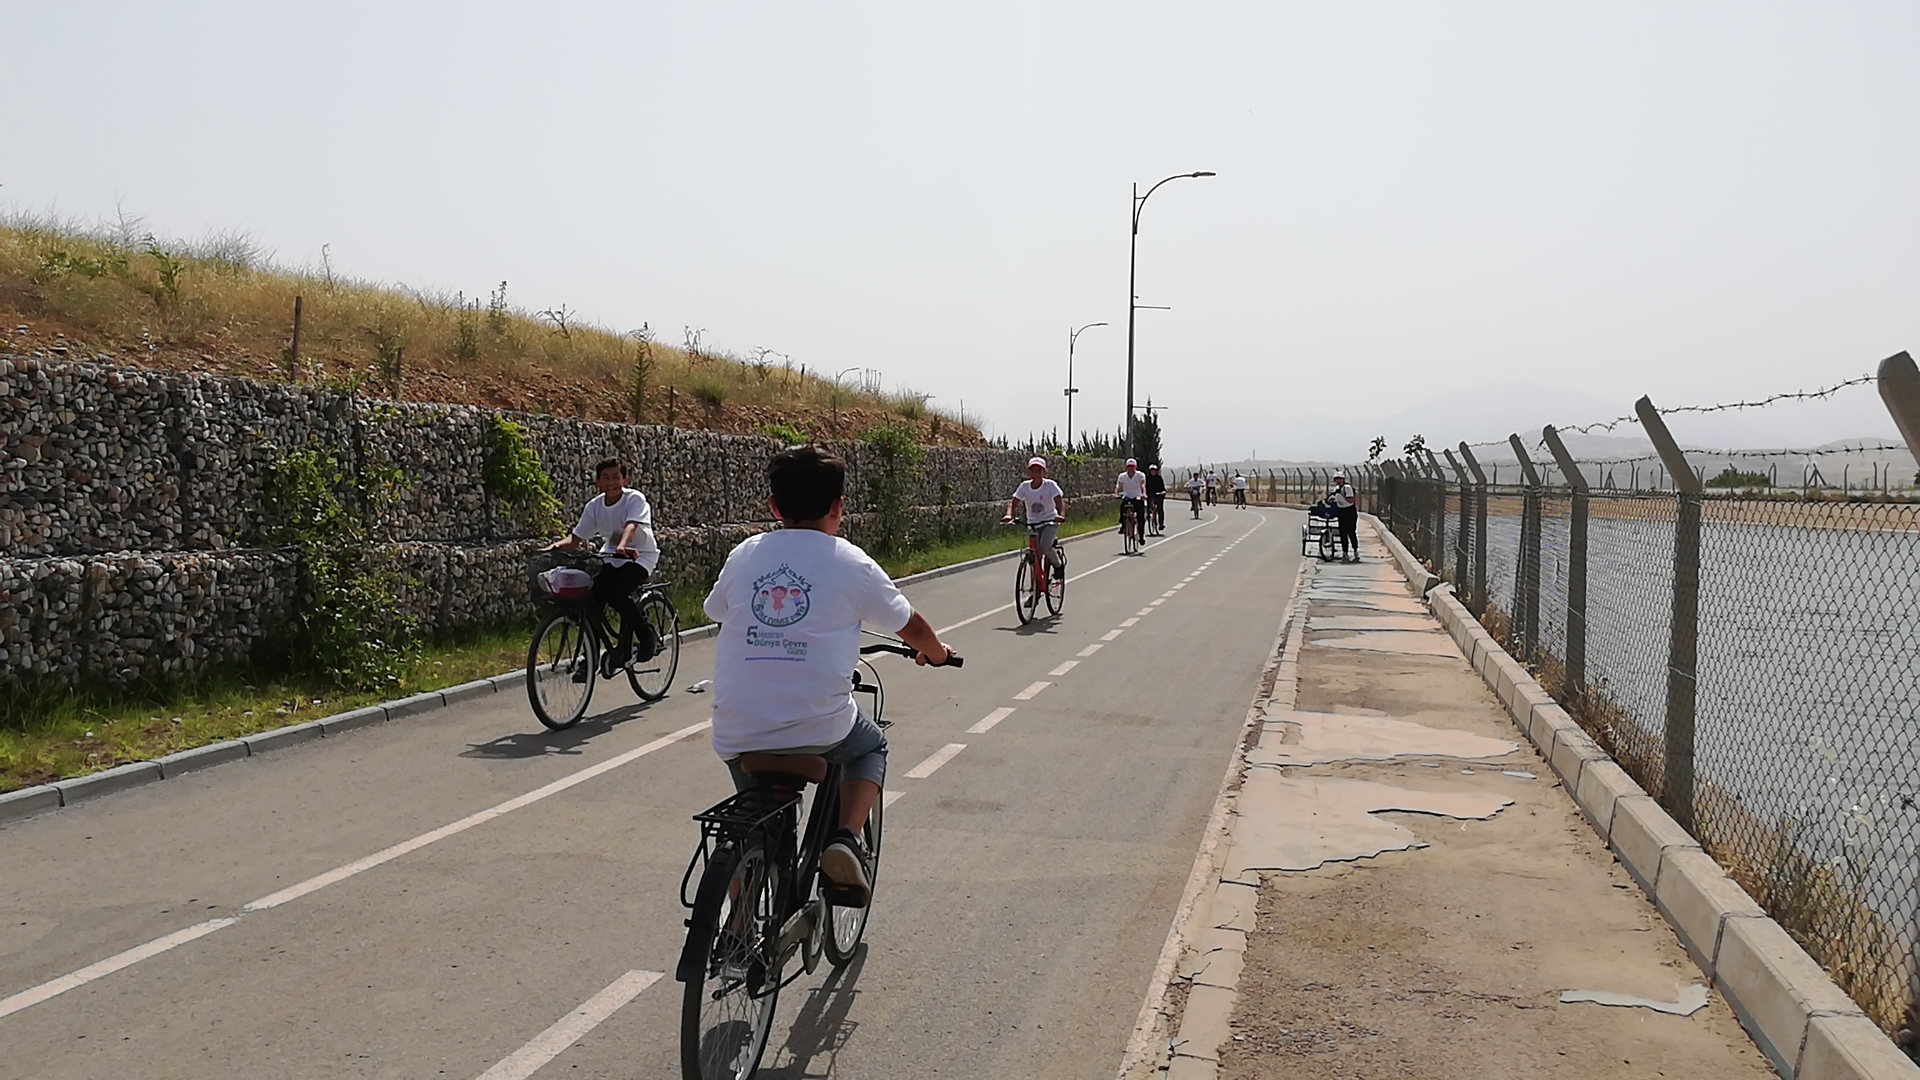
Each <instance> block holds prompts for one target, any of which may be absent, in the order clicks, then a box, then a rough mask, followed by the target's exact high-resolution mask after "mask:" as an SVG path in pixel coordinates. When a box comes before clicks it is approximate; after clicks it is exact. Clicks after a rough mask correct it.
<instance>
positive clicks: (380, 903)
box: [0, 507, 1298, 1080]
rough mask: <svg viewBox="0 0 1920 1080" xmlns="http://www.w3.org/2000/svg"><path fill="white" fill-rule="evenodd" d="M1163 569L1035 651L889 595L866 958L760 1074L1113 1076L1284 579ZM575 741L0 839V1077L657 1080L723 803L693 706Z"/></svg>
mask: <svg viewBox="0 0 1920 1080" xmlns="http://www.w3.org/2000/svg"><path fill="white" fill-rule="evenodd" d="M1173 534H1174V535H1172V536H1170V537H1169V538H1168V539H1166V540H1165V541H1162V542H1161V543H1159V544H1157V545H1155V546H1153V547H1151V548H1149V549H1148V550H1147V551H1146V552H1145V553H1143V554H1142V555H1140V556H1138V557H1133V558H1118V557H1116V556H1117V552H1115V550H1114V549H1115V545H1114V544H1113V543H1111V539H1112V538H1111V537H1110V536H1109V537H1104V538H1094V539H1091V540H1087V541H1084V542H1080V543H1076V544H1073V545H1071V546H1070V551H1071V552H1072V558H1073V565H1072V571H1073V573H1074V574H1075V575H1076V576H1077V577H1076V580H1074V581H1073V582H1072V583H1071V585H1070V588H1069V593H1068V608H1067V612H1066V615H1065V616H1064V617H1063V618H1062V619H1060V620H1058V621H1057V622H1042V623H1036V624H1034V625H1032V626H1030V627H1027V628H1024V629H1023V628H1021V627H1019V625H1018V623H1017V621H1016V620H1015V619H1014V617H1013V613H1012V612H1011V611H1010V610H994V609H996V608H1000V607H1001V606H1002V605H1004V604H1005V603H1006V601H1007V599H1008V598H1009V596H1010V593H1011V587H1010V581H1009V579H1010V578H1011V576H1012V573H1013V571H1012V568H1011V564H1004V563H1003V564H998V565H993V566H988V567H983V568H980V569H977V570H973V571H969V572H967V573H964V574H957V575H953V576H951V577H947V578H942V579H939V580H936V581H931V582H927V583H925V584H922V585H916V586H914V587H912V588H911V589H910V590H909V595H910V597H911V598H912V600H913V602H914V604H915V606H916V607H917V608H919V609H920V610H922V611H924V612H926V613H927V614H928V616H929V618H931V619H932V620H933V621H934V624H935V625H936V626H942V627H949V626H954V625H955V624H961V623H962V622H963V620H964V624H963V625H959V626H958V627H957V628H955V629H951V630H949V631H945V632H944V636H946V637H947V640H948V641H950V642H951V643H953V644H954V645H955V647H957V648H958V649H960V650H961V651H962V652H963V653H965V654H966V656H967V658H968V664H967V667H966V668H965V669H964V670H962V671H933V670H920V669H916V668H914V667H913V666H912V665H911V664H908V663H906V662H905V661H898V660H895V659H894V658H891V657H880V658H878V659H879V660H880V661H881V662H882V673H883V675H884V677H885V679H886V688H887V705H886V708H887V714H888V716H889V717H890V718H892V719H894V720H896V721H897V723H896V724H895V726H894V727H893V729H892V732H891V733H890V737H891V739H892V744H893V751H892V763H893V765H892V770H893V771H892V775H891V776H890V777H889V778H888V783H887V787H888V790H889V792H890V795H889V797H890V798H893V797H895V796H894V795H893V794H891V793H896V792H897V793H899V794H898V801H897V802H896V803H895V804H894V805H893V807H892V809H891V810H890V812H889V815H888V818H887V843H886V852H885V859H884V862H883V864H882V867H881V878H880V885H879V890H878V898H877V904H876V909H875V914H874V917H873V920H872V923H871V925H870V928H869V931H868V937H867V940H868V943H869V946H868V948H867V950H866V951H865V954H864V955H863V956H862V957H861V958H859V959H857V960H856V961H855V962H854V964H853V965H852V966H850V968H849V969H848V972H847V973H846V974H845V975H844V976H843V977H841V978H838V979H834V978H831V977H829V976H828V975H827V971H828V969H827V968H825V966H824V965H823V968H822V970H821V972H818V973H816V974H815V975H814V976H811V977H807V978H803V979H801V980H800V981H799V982H797V983H795V984H794V985H793V986H792V987H789V988H788V990H787V992H786V993H785V994H784V995H783V1000H782V1009H781V1013H782V1015H781V1017H780V1021H779V1023H778V1025H777V1027H776V1029H775V1036H774V1039H775V1042H774V1046H773V1047H772V1048H771V1049H770V1051H769V1055H768V1059H767V1063H766V1065H765V1066H763V1074H764V1075H767V1076H770V1077H776V1078H798V1077H836V1078H859V1077H882V1076H886V1077H897V1076H902V1075H912V1076H915V1077H927V1076H964V1077H979V1076H996V1077H1046V1078H1048V1080H1062V1078H1069V1077H1090V1078H1099V1080H1106V1078H1108V1077H1111V1076H1112V1075H1113V1073H1114V1070H1115V1068H1116V1067H1117V1065H1118V1062H1119V1058H1120V1054H1121V1050H1122V1047H1123V1046H1124V1044H1125V1041H1126V1038H1127V1035H1128V1034H1129V1032H1130V1030H1131V1028H1132V1025H1133V1022H1134V1019H1135V1017H1136V1014H1137V1013H1138V1011H1139V1008H1140V1004H1141V1000H1142V997H1143V995H1144V993H1145V991H1146V988H1147V984H1148V981H1149V978H1150V976H1151V972H1152V969H1153V966H1154V963H1155V960H1156V958H1157V957H1158V954H1159V952H1160V950H1161V947H1162V944H1163V942H1164V939H1165V936H1166V933H1167V928H1168V923H1169V921H1170V919H1171V917H1172V914H1173V910H1174V907H1175V906H1176V904H1177V902H1178V899H1179V896H1180V893H1181V890H1182V888H1183V887H1184V885H1185V882H1186V878H1187V875H1188V872H1189V870H1190V868H1191V865H1192V861H1193V857H1194V853H1195V851H1196V849H1197V847H1198V844H1199V841H1200V837H1201V832H1202V828H1203V826H1204V823H1205V820H1206V817H1207V814H1208V812H1209V811H1210V809H1211V807H1212V804H1213V801H1214V797H1215V792H1216V788H1217V785H1218V783H1219V780H1220V777H1221V775H1222V773H1223V771H1224V769H1225V767H1226V763H1227V760H1228V756H1229V754H1230V753H1231V751H1232V747H1233V744H1234V742H1235V739H1236V736H1237V735H1238V733H1239V730H1240V726H1241V722H1242V720H1243V717H1244V712H1245V708H1246V706H1247V703H1248V701H1249V699H1250V698H1251V697H1252V695H1253V691H1254V683H1255V680H1256V678H1257V676H1258V673H1259V669H1260V666H1261V663H1262V661H1263V660H1264V659H1265V657H1266V655H1267V654H1268V651H1269V649H1270V648H1271V646H1272V644H1273V639H1274V634H1275V631H1276V630H1277V629H1278V625H1279V621H1280V618H1281V615H1282V609H1283V607H1284V604H1285V601H1286V597H1287V592H1288V589H1289V587H1290V585H1291V583H1292V580H1293V577H1294V571H1295V567H1296V564H1297V559H1298V555H1297V552H1298V547H1297V537H1298V527H1297V525H1296V524H1295V515H1293V514H1291V513H1288V512H1283V511H1262V510H1251V509H1250V510H1233V509H1230V508H1225V507H1222V508H1217V513H1216V512H1215V511H1209V512H1208V514H1207V517H1206V518H1205V519H1203V520H1202V521H1201V522H1198V523H1196V522H1192V521H1190V520H1186V519H1185V515H1184V514H1183V515H1179V520H1176V522H1175V523H1174V526H1173ZM1203 566H1205V567H1207V568H1206V569H1205V570H1204V571H1203V572H1200V573H1199V574H1198V575H1197V576H1193V577H1191V578H1190V577H1189V576H1190V575H1193V574H1195V572H1196V571H1197V570H1200V568H1201V567H1203ZM1116 632H1117V633H1116ZM711 658H712V650H711V645H710V644H708V643H700V644H696V645H693V646H690V647H689V648H688V649H687V650H686V651H684V652H683V654H682V669H681V670H682V675H681V677H680V679H679V680H678V682H679V683H680V685H682V686H684V685H688V684H691V683H692V682H693V681H695V680H697V679H700V678H705V677H706V676H707V674H708V672H709V670H710V667H711ZM1175 672H1179V673H1183V677H1181V678H1177V679H1176V678H1172V677H1170V676H1171V675H1172V674H1173V673H1175ZM1036 687H1040V689H1038V690H1037V692H1036ZM595 705H596V709H600V710H605V711H603V712H601V713H600V715H599V716H597V717H596V718H593V719H591V720H588V721H585V722H583V723H581V724H580V725H579V726H578V727H576V728H575V729H573V730H571V731H568V732H561V733H551V732H547V731H545V730H543V729H542V728H541V727H540V726H539V725H538V723H537V722H535V721H534V720H533V718H532V716H531V714H530V712H529V711H528V709H527V705H526V701H525V699H524V697H523V696H522V695H519V694H502V695H499V696H498V697H496V698H493V699H490V700H484V701H480V702H477V703H466V704H463V705H462V706H460V707H456V708H454V709H450V710H446V711H443V712H440V713H436V714H431V715H428V716H424V717H415V718H411V719H408V720H404V721H401V722H397V723H394V724H391V725H386V726H383V727H380V728H373V729H366V730H362V731H357V732H351V733H348V734H346V735H343V736H340V737H337V738H333V739H327V740H323V741H321V742H317V743H312V744H308V745H305V746H301V747H297V748H293V749H289V750H285V751H280V752H278V753H275V754H271V755H266V756H263V757H260V758H256V759H251V760H247V761H243V762H236V763H233V764H229V765H223V766H219V767H217V768H214V769H209V770H206V771H204V772H201V773H196V774H191V775H189V776H186V777H183V778H181V779H177V780H169V781H166V782H165V783H162V784H158V785H154V786H152V787H148V788H144V789H139V790H135V791H130V792H126V793H124V794H121V795H117V796H112V797H109V798H106V799H103V800H101V801H99V802H96V803H91V804H83V805H81V806H79V807H76V808H74V809H71V810H66V811H61V812H59V813H55V814H50V815H43V816H41V817H39V818H34V819H30V820H28V821H24V822H19V823H15V824H12V825H8V826H6V827H5V828H3V829H0V867H4V869H3V870H0V875H4V879H3V884H0V999H3V1000H0V1075H4V1076H8V1077H11V1076H20V1077H34V1078H44V1080H55V1078H68V1077H129V1076H137V1077H143V1078H153V1080H161V1078H168V1077H182V1078H188V1077H190V1078H193V1080H215V1078H222V1077H233V1078H236V1080H240V1078H244V1080H257V1078H259V1077H266V1076H271V1077H276V1078H280V1077H286V1078H294V1077H312V1078H315V1080H335V1078H341V1077H395V1078H419V1077H438V1076H447V1077H456V1078H471V1077H479V1076H482V1075H483V1074H486V1075H487V1078H488V1080H513V1078H519V1077H525V1076H530V1075H538V1076H540V1077H542V1078H546V1077H561V1076H593V1077H636V1078H645V1080H659V1078H664V1077H670V1076H677V1075H678V1072H677V1068H678V1065H677V1061H678V1058H677V1023H678V1016H679V1009H680V990H681V987H680V985H679V984H678V983H675V982H674V981H673V980H672V977H671V975H670V974H668V975H667V976H666V977H664V978H660V979H658V980H655V981H651V982H650V981H649V979H650V976H649V974H647V973H656V972H668V973H670V972H671V971H672V968H673V963H674V960H675V958H676V957H677V955H678V950H679V946H680V940H681V934H682V928H681V919H682V917H683V913H682V910H681V908H680V906H679V903H678V899H677V896H678V888H679V883H680V877H681V873H682V871H683V870H684V868H685V865H686V858H687V855H688V853H689V852H690V850H691V846H692V844H693V841H694V838H695V829H694V826H693V824H692V823H691V822H690V821H689V820H688V815H689V814H691V813H693V812H695V811H697V810H699V809H701V808H703V807H705V806H706V805H708V804H710V803H711V802H713V801H715V800H716V799H718V798H720V797H722V796H723V795H724V794H726V792H727V791H728V790H729V789H728V785H727V782H726V778H725V772H724V769H723V768H722V767H721V766H720V764H719V762H718V761H717V760H716V759H715V758H714V757H713V755H712V752H711V750H710V749H709V748H708V747H707V744H706V738H705V732H704V731H703V730H701V725H702V723H703V722H704V721H705V719H706V708H707V699H706V698H704V697H700V696H694V695H688V694H685V693H680V692H675V693H674V694H671V695H669V697H668V698H667V699H666V700H664V701H662V702H660V703H658V704H656V705H653V706H648V707H642V706H640V705H637V704H635V703H634V702H633V701H632V699H631V698H630V697H625V696H622V695H619V694H614V695H609V696H606V697H604V698H602V697H599V696H596V702H595ZM1008 708H1011V709H1012V710H1013V711H1012V712H1011V713H1010V714H1007V715H1006V716H1005V717H1004V719H1001V720H999V722H998V723H997V724H995V725H993V726H992V727H991V729H990V730H987V731H984V732H970V731H969V730H968V729H969V728H978V727H980V726H981V722H982V721H983V720H985V719H986V718H988V717H989V716H990V715H991V714H993V713H995V712H996V711H998V710H1004V709H1008ZM951 744H963V745H964V746H965V749H964V750H962V751H959V752H958V753H957V754H955V755H954V756H952V757H951V758H950V759H948V760H947V761H946V762H945V763H944V764H943V765H941V766H940V767H939V768H937V769H936V770H934V771H933V772H931V774H930V775H927V776H924V777H921V778H910V777H908V776H907V775H906V774H907V773H908V772H909V771H910V770H913V769H914V766H916V765H917V764H919V763H921V762H923V761H925V760H927V759H929V758H931V757H933V756H934V755H935V754H936V753H937V752H939V751H941V750H942V749H943V748H946V747H949V746H950V745H951ZM169 946H171V947H169ZM635 972H637V973H640V974H631V975H630V974H629V973H635ZM63 987H65V989H64V990H62V988H63ZM56 990H59V991H61V992H58V993H54V992H53V991H56ZM575 1036H577V1038H575ZM556 1052H557V1054H556ZM490 1070H491V1072H490ZM536 1070H537V1071H536Z"/></svg>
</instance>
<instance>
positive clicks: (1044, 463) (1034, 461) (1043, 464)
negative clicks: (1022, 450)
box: [1027, 457, 1047, 469]
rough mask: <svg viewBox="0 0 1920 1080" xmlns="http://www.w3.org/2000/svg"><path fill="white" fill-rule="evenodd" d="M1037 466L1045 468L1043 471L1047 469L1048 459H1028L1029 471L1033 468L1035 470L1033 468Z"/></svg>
mask: <svg viewBox="0 0 1920 1080" xmlns="http://www.w3.org/2000/svg"><path fill="white" fill-rule="evenodd" d="M1035 465H1038V466H1040V467H1041V468H1043V469H1044V468H1046V467H1047V459H1046V458H1043V457H1037V458H1028V459H1027V468H1029V469H1031V468H1033V467H1034V466H1035Z"/></svg>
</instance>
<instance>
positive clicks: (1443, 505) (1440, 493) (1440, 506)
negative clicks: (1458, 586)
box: [1420, 446, 1447, 577]
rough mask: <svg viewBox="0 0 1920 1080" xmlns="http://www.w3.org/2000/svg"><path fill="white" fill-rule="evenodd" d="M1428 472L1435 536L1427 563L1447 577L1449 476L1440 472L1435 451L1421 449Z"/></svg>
mask: <svg viewBox="0 0 1920 1080" xmlns="http://www.w3.org/2000/svg"><path fill="white" fill-rule="evenodd" d="M1420 453H1421V456H1422V457H1423V458H1424V460H1425V463H1426V467H1427V472H1428V474H1429V475H1431V476H1432V477H1433V507H1432V516H1431V518H1430V520H1431V521H1432V523H1433V534H1432V535H1431V536H1430V537H1429V538H1428V539H1427V561H1428V562H1430V563H1432V564H1433V569H1434V571H1435V573H1437V574H1439V575H1440V576H1441V577H1445V576H1446V573H1447V474H1446V473H1444V472H1442V471H1441V470H1440V461H1439V459H1437V458H1435V457H1434V456H1433V451H1431V450H1428V449H1427V448H1426V447H1424V446H1423V447H1421V448H1420Z"/></svg>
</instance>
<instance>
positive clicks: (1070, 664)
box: [1047, 660, 1080, 676]
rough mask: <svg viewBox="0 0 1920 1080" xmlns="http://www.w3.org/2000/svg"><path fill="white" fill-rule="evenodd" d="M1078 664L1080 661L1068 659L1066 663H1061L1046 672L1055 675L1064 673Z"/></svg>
mask: <svg viewBox="0 0 1920 1080" xmlns="http://www.w3.org/2000/svg"><path fill="white" fill-rule="evenodd" d="M1079 666H1080V661H1078V660H1069V661H1067V662H1066V663H1064V664H1061V665H1060V666H1059V667H1057V668H1054V669H1053V670H1052V671H1049V672H1047V674H1049V675H1055V676H1059V675H1065V674H1066V673H1067V672H1069V671H1072V670H1073V669H1074V668H1077V667H1079Z"/></svg>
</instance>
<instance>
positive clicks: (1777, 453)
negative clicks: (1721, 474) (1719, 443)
mask: <svg viewBox="0 0 1920 1080" xmlns="http://www.w3.org/2000/svg"><path fill="white" fill-rule="evenodd" d="M1906 448H1907V444H1906V443H1876V444H1874V445H1872V446H1828V447H1813V448H1809V449H1793V448H1789V449H1784V450H1689V449H1687V448H1686V447H1684V446H1683V447H1681V448H1680V452H1681V453H1683V454H1691V455H1696V456H1699V457H1707V458H1723V457H1724V458H1742V457H1755V458H1766V457H1828V456H1830V455H1833V454H1877V453H1884V452H1886V451H1889V450H1905V449H1906ZM1659 460H1660V455H1659V454H1637V455H1635V456H1633V457H1618V458H1577V459H1575V460H1574V464H1575V465H1629V464H1632V463H1633V462H1636V461H1659ZM1547 464H1552V463H1551V462H1548V463H1547Z"/></svg>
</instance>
